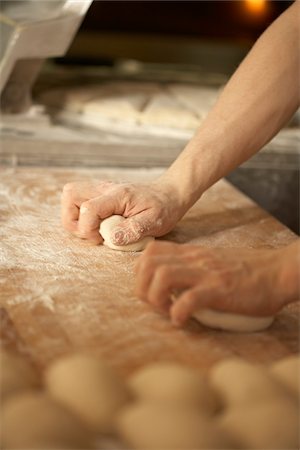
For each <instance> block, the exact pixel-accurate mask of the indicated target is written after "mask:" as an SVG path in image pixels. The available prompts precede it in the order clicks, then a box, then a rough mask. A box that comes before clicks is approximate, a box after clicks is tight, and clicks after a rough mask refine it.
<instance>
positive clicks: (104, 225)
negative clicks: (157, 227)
mask: <svg viewBox="0 0 300 450" xmlns="http://www.w3.org/2000/svg"><path fill="white" fill-rule="evenodd" d="M124 220H126V219H125V217H123V216H118V215H115V216H111V217H108V218H107V219H104V220H103V221H102V222H101V224H100V229H99V232H100V234H101V236H102V237H103V239H104V242H103V244H104V245H106V246H107V247H109V248H112V249H113V250H121V251H122V252H140V251H141V250H144V248H145V247H146V245H147V244H148V243H149V242H151V241H153V240H154V237H152V236H147V237H144V238H142V239H140V240H139V241H137V242H134V243H132V244H128V245H115V244H113V242H112V241H111V234H112V230H113V229H114V228H115V227H116V226H117V225H119V224H120V223H121V222H123V221H124Z"/></svg>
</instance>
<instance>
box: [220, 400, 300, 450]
mask: <svg viewBox="0 0 300 450" xmlns="http://www.w3.org/2000/svg"><path fill="white" fill-rule="evenodd" d="M299 422H300V417H299V410H298V408H297V406H296V405H295V404H293V403H291V402H289V401H284V400H275V399H273V400H270V401H269V402H266V403H259V404H255V405H244V406H243V407H236V408H233V409H229V410H228V412H226V413H225V415H224V416H223V417H221V419H220V422H219V425H220V426H221V428H222V429H223V430H224V431H227V432H228V433H230V435H231V436H233V437H234V438H235V440H236V441H237V442H238V443H239V444H240V447H239V448H248V449H251V450H256V449H257V450H258V449H259V450H283V449H284V450H289V449H293V450H296V449H299V448H300V447H299V445H300V442H299Z"/></svg>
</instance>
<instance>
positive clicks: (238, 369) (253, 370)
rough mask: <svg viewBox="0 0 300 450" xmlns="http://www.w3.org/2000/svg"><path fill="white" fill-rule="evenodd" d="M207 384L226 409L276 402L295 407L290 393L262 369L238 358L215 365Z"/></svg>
mask: <svg viewBox="0 0 300 450" xmlns="http://www.w3.org/2000/svg"><path fill="white" fill-rule="evenodd" d="M210 380H211V383H212V386H213V387H214V388H215V389H216V390H217V392H219V394H220V396H221V397H222V398H223V403H224V405H226V406H230V407H231V406H236V405H239V406H246V405H251V404H259V403H266V402H268V401H272V400H275V399H278V400H283V401H286V400H287V401H291V402H293V403H295V399H294V397H293V395H292V394H291V393H290V391H289V389H288V388H286V387H285V386H284V385H283V384H282V383H280V382H279V381H277V380H276V379H275V378H274V377H272V376H271V374H270V373H269V371H268V370H267V369H266V368H265V367H263V366H260V365H258V364H250V363H249V362H247V361H244V360H242V359H239V358H229V359H225V360H224V361H221V362H220V363H218V364H216V365H215V366H214V367H213V369H212V371H211V375H210Z"/></svg>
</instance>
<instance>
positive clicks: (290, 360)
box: [270, 355, 300, 397]
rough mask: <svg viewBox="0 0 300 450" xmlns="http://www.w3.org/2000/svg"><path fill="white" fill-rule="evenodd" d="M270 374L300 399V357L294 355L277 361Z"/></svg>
mask: <svg viewBox="0 0 300 450" xmlns="http://www.w3.org/2000/svg"><path fill="white" fill-rule="evenodd" d="M270 373H271V374H272V375H274V376H275V377H276V378H277V379H278V380H279V381H280V382H281V383H283V384H284V385H285V386H287V387H288V388H289V389H291V391H292V392H294V394H295V395H296V396H298V397H300V356H299V355H292V356H288V357H286V358H283V359H281V360H279V361H276V362H275V363H274V364H272V366H271V367H270Z"/></svg>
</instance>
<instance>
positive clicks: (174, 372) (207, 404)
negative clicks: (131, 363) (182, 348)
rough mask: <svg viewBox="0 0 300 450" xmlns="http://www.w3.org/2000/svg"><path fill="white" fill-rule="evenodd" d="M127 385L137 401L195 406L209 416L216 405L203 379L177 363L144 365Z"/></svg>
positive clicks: (211, 391)
mask: <svg viewBox="0 0 300 450" xmlns="http://www.w3.org/2000/svg"><path fill="white" fill-rule="evenodd" d="M129 386H130V388H131V390H132V391H133V393H135V395H136V397H137V398H138V399H139V400H140V401H148V402H156V403H163V404H170V405H174V406H175V405H177V406H178V405H179V406H195V407H197V408H199V410H201V411H202V412H203V413H204V414H207V415H210V414H213V413H214V412H215V411H216V410H217V409H218V407H219V404H220V403H219V398H218V395H217V394H216V392H214V391H213V389H212V388H211V387H210V385H209V384H208V382H207V380H206V379H205V378H204V377H203V376H201V375H200V374H199V373H197V372H196V371H194V370H192V369H189V368H187V367H183V366H180V365H179V364H172V363H156V364H151V365H149V366H146V367H145V368H142V369H140V370H138V371H137V372H135V373H134V374H133V375H132V376H131V377H130V379H129Z"/></svg>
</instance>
